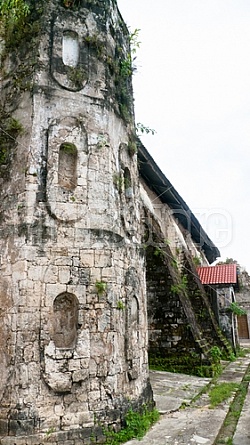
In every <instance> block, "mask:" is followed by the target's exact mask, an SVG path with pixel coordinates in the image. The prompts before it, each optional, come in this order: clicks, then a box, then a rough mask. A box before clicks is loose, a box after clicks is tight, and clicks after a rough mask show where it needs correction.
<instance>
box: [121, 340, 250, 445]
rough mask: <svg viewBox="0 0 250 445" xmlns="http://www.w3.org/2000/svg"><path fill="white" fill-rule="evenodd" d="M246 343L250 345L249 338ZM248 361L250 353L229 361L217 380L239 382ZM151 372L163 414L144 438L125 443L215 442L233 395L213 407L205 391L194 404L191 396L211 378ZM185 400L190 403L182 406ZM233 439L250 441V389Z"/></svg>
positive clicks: (248, 444) (240, 443)
mask: <svg viewBox="0 0 250 445" xmlns="http://www.w3.org/2000/svg"><path fill="white" fill-rule="evenodd" d="M243 346H244V347H247V348H250V342H248V343H245V344H244V345H243ZM249 363H250V353H249V354H247V356H246V357H241V358H239V359H237V360H236V361H235V362H232V363H229V364H228V365H227V366H226V368H225V369H224V371H223V373H222V374H221V376H220V377H219V379H218V381H219V382H224V381H226V382H230V381H231V382H237V383H240V382H241V380H242V378H243V376H244V374H245V372H246V369H247V367H248V365H249ZM150 374H151V376H150V378H151V383H152V387H153V390H154V395H155V401H156V407H157V408H158V410H159V411H160V412H161V414H162V415H161V418H160V420H159V421H158V422H157V423H156V424H155V425H154V426H153V427H152V428H151V430H150V431H149V432H148V433H147V434H146V435H145V437H144V438H143V439H142V440H140V441H139V440H136V439H134V440H131V441H129V442H127V443H126V445H202V444H205V445H213V444H214V442H215V440H216V437H217V436H218V433H219V431H220V429H221V426H222V424H223V422H224V420H225V417H226V415H227V412H228V409H229V407H230V402H231V401H232V398H231V400H229V401H227V402H226V403H222V404H220V405H219V406H218V407H216V408H215V409H211V408H210V406H209V397H208V395H207V394H203V395H201V397H200V398H199V399H198V400H197V402H195V404H193V403H192V405H190V402H191V400H192V399H193V398H194V397H195V396H196V395H198V394H199V393H200V392H201V390H202V389H203V388H204V387H205V386H207V385H208V384H209V382H210V380H211V379H204V378H199V377H192V376H187V375H184V374H172V373H168V372H166V373H165V372H157V371H153V372H151V373H150ZM183 403H185V405H186V406H187V407H186V408H185V409H180V407H181V406H183ZM188 405H190V406H188ZM233 440H234V441H233V445H250V392H249V393H248V395H247V397H246V400H245V404H244V407H243V410H242V415H241V417H240V420H239V422H238V426H237V430H236V432H235V436H234V439H233Z"/></svg>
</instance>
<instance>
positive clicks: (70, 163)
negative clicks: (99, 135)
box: [58, 142, 77, 190]
mask: <svg viewBox="0 0 250 445" xmlns="http://www.w3.org/2000/svg"><path fill="white" fill-rule="evenodd" d="M76 164H77V148H76V146H75V145H74V144H72V143H70V142H64V143H63V144H61V146H60V149H59V162H58V184H59V185H60V186H61V187H64V188H66V189H68V190H73V189H74V188H75V187H76V185H77V184H76Z"/></svg>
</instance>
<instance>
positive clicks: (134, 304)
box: [130, 297, 139, 328]
mask: <svg viewBox="0 0 250 445" xmlns="http://www.w3.org/2000/svg"><path fill="white" fill-rule="evenodd" d="M130 317H131V318H130V322H131V326H132V325H133V326H134V327H136V328H137V325H138V323H139V304H138V300H137V298H136V297H133V298H132V301H131V315H130Z"/></svg>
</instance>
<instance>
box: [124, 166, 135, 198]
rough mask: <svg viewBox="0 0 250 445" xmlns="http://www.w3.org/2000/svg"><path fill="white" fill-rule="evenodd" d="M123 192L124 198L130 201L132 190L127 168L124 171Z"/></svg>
mask: <svg viewBox="0 0 250 445" xmlns="http://www.w3.org/2000/svg"><path fill="white" fill-rule="evenodd" d="M124 190H125V197H126V198H128V199H131V198H132V197H133V188H132V181H131V174H130V171H129V169H128V168H127V167H125V169H124Z"/></svg>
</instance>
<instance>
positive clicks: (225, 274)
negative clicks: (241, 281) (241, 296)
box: [197, 264, 237, 284]
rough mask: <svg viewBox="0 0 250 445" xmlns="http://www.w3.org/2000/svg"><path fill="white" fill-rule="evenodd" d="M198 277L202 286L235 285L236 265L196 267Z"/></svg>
mask: <svg viewBox="0 0 250 445" xmlns="http://www.w3.org/2000/svg"><path fill="white" fill-rule="evenodd" d="M197 272H198V275H199V277H200V280H201V282H202V284H236V283H237V271H236V264H221V265H219V266H207V267H198V269H197Z"/></svg>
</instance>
